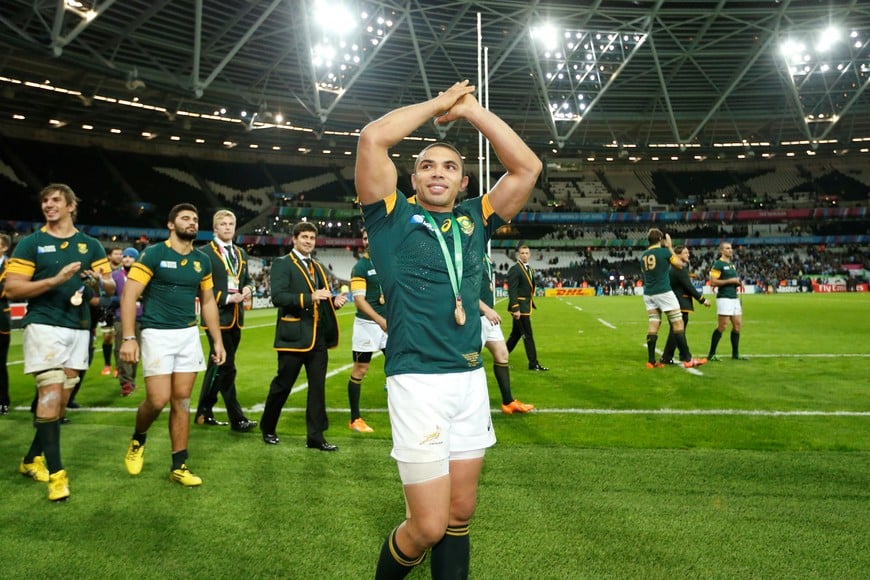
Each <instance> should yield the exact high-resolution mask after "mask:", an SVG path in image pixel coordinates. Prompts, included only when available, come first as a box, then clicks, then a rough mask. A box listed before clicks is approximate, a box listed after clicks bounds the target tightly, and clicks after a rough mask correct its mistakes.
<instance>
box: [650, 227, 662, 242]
mask: <svg viewBox="0 0 870 580" xmlns="http://www.w3.org/2000/svg"><path fill="white" fill-rule="evenodd" d="M664 237H665V235H664V234H663V233H662V231H661V230H660V229H658V228H652V229H651V230H650V231H649V232H648V233H647V235H646V239H647V241H648V242H649V243H650V244H657V243H659V242H660V241H662V240H663V239H664Z"/></svg>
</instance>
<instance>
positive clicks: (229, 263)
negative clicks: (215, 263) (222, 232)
mask: <svg viewBox="0 0 870 580" xmlns="http://www.w3.org/2000/svg"><path fill="white" fill-rule="evenodd" d="M215 243H217V242H215ZM217 247H218V248H220V251H221V260H223V263H224V266H226V269H227V272H229V273H230V276H232V277H233V278H238V276H239V269H240V268H241V260H233V259H232V258H231V257H230V252H232V251H233V250H232V246H230V247H227V246H224V245H223V244H217Z"/></svg>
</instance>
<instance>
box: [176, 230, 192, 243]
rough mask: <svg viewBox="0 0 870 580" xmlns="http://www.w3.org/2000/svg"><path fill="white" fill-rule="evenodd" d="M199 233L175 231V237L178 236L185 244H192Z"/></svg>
mask: <svg viewBox="0 0 870 580" xmlns="http://www.w3.org/2000/svg"><path fill="white" fill-rule="evenodd" d="M196 234H197V232H188V231H185V230H175V235H176V236H178V239H179V240H184V241H185V242H192V241H194V240H196Z"/></svg>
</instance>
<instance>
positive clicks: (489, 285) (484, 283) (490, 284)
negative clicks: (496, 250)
mask: <svg viewBox="0 0 870 580" xmlns="http://www.w3.org/2000/svg"><path fill="white" fill-rule="evenodd" d="M480 299H481V300H482V301H483V303H484V304H486V305H487V306H489V307H490V308H495V280H493V279H492V260H490V259H489V255H488V254H484V255H483V278H482V279H481V280H480ZM478 314H480V312H478Z"/></svg>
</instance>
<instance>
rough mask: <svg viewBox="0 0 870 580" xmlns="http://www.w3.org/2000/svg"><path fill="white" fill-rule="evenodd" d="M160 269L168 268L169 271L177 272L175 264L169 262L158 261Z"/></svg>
mask: <svg viewBox="0 0 870 580" xmlns="http://www.w3.org/2000/svg"><path fill="white" fill-rule="evenodd" d="M160 267H161V268H168V269H169V270H177V269H178V264H176V263H175V262H173V261H171V260H160Z"/></svg>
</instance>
